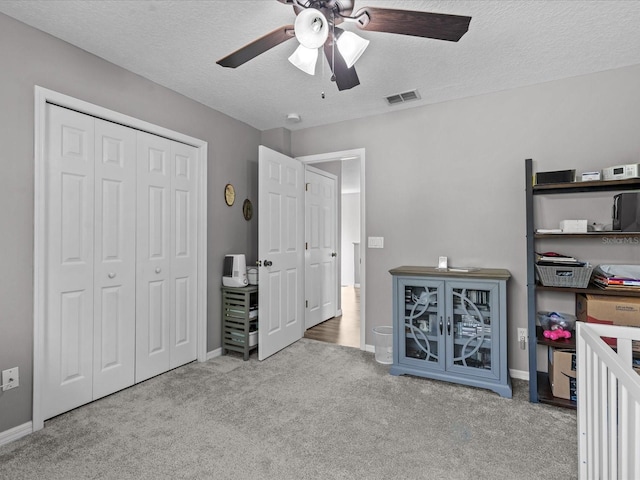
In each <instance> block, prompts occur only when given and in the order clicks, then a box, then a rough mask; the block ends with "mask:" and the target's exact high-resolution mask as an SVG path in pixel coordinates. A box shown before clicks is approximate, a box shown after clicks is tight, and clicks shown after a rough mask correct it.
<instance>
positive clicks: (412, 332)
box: [398, 279, 445, 369]
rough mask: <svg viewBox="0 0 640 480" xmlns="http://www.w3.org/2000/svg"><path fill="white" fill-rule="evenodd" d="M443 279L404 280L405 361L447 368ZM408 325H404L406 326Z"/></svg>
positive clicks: (402, 351) (402, 352)
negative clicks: (445, 366)
mask: <svg viewBox="0 0 640 480" xmlns="http://www.w3.org/2000/svg"><path fill="white" fill-rule="evenodd" d="M443 285H444V283H443V282H437V281H434V282H430V281H428V280H411V279H402V280H401V281H400V288H399V292H398V293H399V295H402V294H404V298H399V299H398V306H399V310H400V311H399V312H398V314H399V316H398V318H399V319H403V320H404V325H403V326H402V325H401V326H400V328H399V333H400V335H399V337H400V338H399V343H400V345H398V347H399V348H400V357H401V361H402V362H403V363H408V364H415V365H422V366H425V362H426V363H427V364H429V365H430V368H440V369H444V365H445V362H444V357H445V354H444V335H443V333H444V317H443V310H444V304H443V301H442V298H443V297H442V293H443ZM403 327H404V328H403Z"/></svg>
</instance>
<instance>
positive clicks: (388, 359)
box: [373, 327, 393, 365]
mask: <svg viewBox="0 0 640 480" xmlns="http://www.w3.org/2000/svg"><path fill="white" fill-rule="evenodd" d="M373 334H374V342H375V352H376V362H378V363H382V364H384V365H389V364H391V363H393V327H375V328H374V329H373Z"/></svg>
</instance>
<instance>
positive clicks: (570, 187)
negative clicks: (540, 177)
mask: <svg viewBox="0 0 640 480" xmlns="http://www.w3.org/2000/svg"><path fill="white" fill-rule="evenodd" d="M637 189H640V178H628V179H626V180H595V181H591V182H570V183H549V184H545V185H534V186H533V194H534V195H541V194H542V195H544V194H550V193H580V192H612V191H620V190H637Z"/></svg>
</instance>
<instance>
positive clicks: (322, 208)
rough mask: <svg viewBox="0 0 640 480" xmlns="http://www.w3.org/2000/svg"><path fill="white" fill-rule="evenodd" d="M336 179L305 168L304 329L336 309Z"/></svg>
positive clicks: (322, 319)
mask: <svg viewBox="0 0 640 480" xmlns="http://www.w3.org/2000/svg"><path fill="white" fill-rule="evenodd" d="M336 187H337V178H336V177H335V176H334V175H331V174H330V173H327V172H323V171H322V170H319V169H316V168H313V167H307V168H306V170H305V299H306V310H305V328H311V327H313V326H315V325H317V324H319V323H321V322H324V321H325V320H328V319H329V318H332V317H334V316H335V315H336V312H337V291H338V277H337V251H336V242H337V238H336V225H337V223H336V222H337V198H336V190H337V188H336Z"/></svg>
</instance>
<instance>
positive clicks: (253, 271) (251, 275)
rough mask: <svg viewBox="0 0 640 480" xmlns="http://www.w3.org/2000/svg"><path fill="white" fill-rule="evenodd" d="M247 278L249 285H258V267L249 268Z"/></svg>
mask: <svg viewBox="0 0 640 480" xmlns="http://www.w3.org/2000/svg"><path fill="white" fill-rule="evenodd" d="M247 279H248V280H249V285H258V267H249V268H247Z"/></svg>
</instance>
